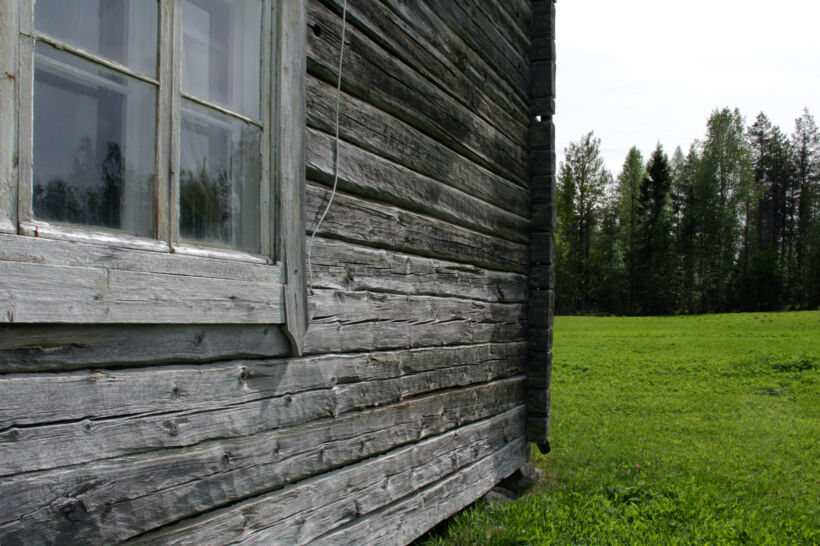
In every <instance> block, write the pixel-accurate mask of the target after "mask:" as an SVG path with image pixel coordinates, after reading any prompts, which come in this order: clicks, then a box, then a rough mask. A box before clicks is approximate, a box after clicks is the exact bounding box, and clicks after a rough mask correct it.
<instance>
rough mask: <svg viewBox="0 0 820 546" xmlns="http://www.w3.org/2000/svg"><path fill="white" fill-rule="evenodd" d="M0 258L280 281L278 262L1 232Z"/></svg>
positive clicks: (58, 264) (214, 277) (113, 268)
mask: <svg viewBox="0 0 820 546" xmlns="http://www.w3.org/2000/svg"><path fill="white" fill-rule="evenodd" d="M0 261H11V262H21V263H31V264H43V265H53V266H71V267H83V268H99V269H108V270H116V271H130V272H133V273H161V274H165V275H179V276H193V277H208V278H212V279H235V280H243V281H254V282H266V283H275V282H281V281H282V269H281V267H280V266H278V265H268V264H263V263H254V262H252V261H242V260H230V259H217V258H208V257H204V256H195V255H191V254H172V253H170V252H156V251H149V250H139V249H135V248H121V247H117V246H116V245H113V244H94V243H89V242H80V241H70V242H69V241H63V240H54V239H46V238H43V237H22V236H18V235H3V234H0Z"/></svg>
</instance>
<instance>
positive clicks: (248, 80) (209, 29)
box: [182, 0, 262, 120]
mask: <svg viewBox="0 0 820 546" xmlns="http://www.w3.org/2000/svg"><path fill="white" fill-rule="evenodd" d="M261 29H262V2H261V0H242V1H238V0H184V1H183V3H182V32H183V37H182V90H183V92H185V93H188V94H189V95H192V96H195V97H198V98H200V99H205V100H209V101H212V102H215V103H218V104H220V105H222V106H225V107H227V108H230V109H232V110H234V111H236V112H239V113H241V114H244V115H246V116H248V117H250V118H253V119H256V120H258V119H259V117H260V115H259V102H260V101H259V88H260V79H259V73H260V68H261V67H260V63H261V61H260V58H261V36H262V31H261Z"/></svg>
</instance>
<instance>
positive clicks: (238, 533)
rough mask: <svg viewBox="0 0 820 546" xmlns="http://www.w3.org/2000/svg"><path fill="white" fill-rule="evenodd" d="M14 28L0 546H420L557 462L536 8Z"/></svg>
mask: <svg viewBox="0 0 820 546" xmlns="http://www.w3.org/2000/svg"><path fill="white" fill-rule="evenodd" d="M0 31H1V32H0V544H2V545H3V546H12V545H17V544H86V543H88V544H113V543H120V542H129V543H132V544H234V543H243V544H245V543H247V544H250V543H255V544H274V543H282V544H296V543H319V544H369V543H373V544H390V543H407V542H409V541H412V540H413V539H414V538H416V537H418V536H419V535H421V534H423V533H424V532H425V531H427V530H428V529H430V528H431V527H432V526H434V525H435V524H436V523H438V522H440V521H442V520H443V519H445V518H447V517H448V516H450V515H452V514H453V513H455V512H457V511H458V510H460V509H462V508H464V507H465V506H467V505H469V504H470V503H472V502H474V501H475V500H476V499H478V498H480V497H481V496H482V495H484V494H485V493H486V492H487V491H488V490H490V489H491V488H492V487H493V486H494V485H495V484H496V483H497V482H498V481H499V480H501V479H503V478H504V477H506V476H508V475H510V474H512V473H513V472H514V471H516V469H518V468H520V467H521V466H522V464H524V463H525V462H526V460H527V457H528V453H529V450H530V445H531V442H534V443H535V444H537V445H539V446H540V447H541V448H542V449H548V445H549V444H548V434H549V392H550V391H549V380H550V365H551V344H552V308H553V295H552V294H553V293H552V282H553V274H552V267H551V260H552V249H553V245H552V230H553V226H554V217H555V216H554V204H553V203H554V187H555V186H554V175H555V173H554V164H555V153H554V136H553V125H552V113H553V110H554V95H555V87H554V75H555V62H554V57H555V56H554V3H553V0H461V1H459V2H453V1H450V0H417V1H411V2H408V1H406V0H242V1H241V2H239V1H236V0H86V1H83V2H78V1H71V2H69V1H66V0H36V2H35V1H34V0H0ZM343 36H344V39H343ZM342 43H344V48H342ZM340 52H342V53H343V54H342V63H341V69H342V71H341V86H340V91H338V88H337V84H338V82H339V78H338V76H339V58H340ZM337 101H338V108H339V110H338V112H339V113H338V122H337ZM337 130H338V135H339V136H338V141H337V140H336V133H337ZM334 186H335V189H334ZM325 213H326V215H325ZM323 215H324V219H323V220H321V219H322V217H323ZM320 220H321V225H320ZM314 232H315V238H312V237H311V236H312V235H313V234H314Z"/></svg>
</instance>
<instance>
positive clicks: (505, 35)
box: [461, 0, 530, 61]
mask: <svg viewBox="0 0 820 546" xmlns="http://www.w3.org/2000/svg"><path fill="white" fill-rule="evenodd" d="M504 3H509V0H464V1H463V2H461V4H462V5H463V6H464V7H465V9H467V11H468V12H470V13H471V15H472V16H473V19H474V20H475V21H476V22H477V24H478V25H479V26H481V27H482V29H484V31H485V32H486V33H487V34H488V35H489V34H491V33H492V31H495V36H496V39H498V38H499V37H500V38H502V39H503V40H504V44H503V49H504V50H505V51H507V52H509V53H511V54H512V57H511V58H512V59H513V60H516V59H524V60H525V61H526V60H527V58H528V54H529V45H530V37H529V32H528V31H529V28H528V25H518V24H517V22H516V21H515V20H514V19H513V18H512V17H510V13H509V11H508V9H509V7H508V9H504V8H503V7H502V5H501V4H504ZM497 47H498V46H497Z"/></svg>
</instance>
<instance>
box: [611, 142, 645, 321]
mask: <svg viewBox="0 0 820 546" xmlns="http://www.w3.org/2000/svg"><path fill="white" fill-rule="evenodd" d="M645 177H646V169H645V167H644V163H643V156H642V155H641V152H640V151H639V150H638V148H636V147H634V146H633V147H632V148H630V150H629V152H628V153H627V154H626V159H625V160H624V165H623V168H622V169H621V174H619V175H618V186H617V199H618V204H617V205H618V209H617V212H618V220H619V222H618V223H619V226H620V234H619V237H618V243H619V246H620V249H621V255H622V256H623V264H624V279H625V283H624V284H625V285H626V287H625V292H626V305H625V307H626V310H627V312H629V313H635V312H636V311H637V309H636V293H637V289H638V286H637V281H638V276H637V268H638V265H639V256H638V251H637V245H638V225H639V214H638V203H639V200H640V192H641V182H643V180H644V178H645Z"/></svg>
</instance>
